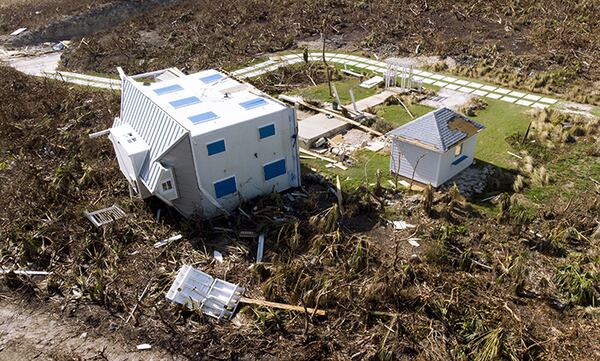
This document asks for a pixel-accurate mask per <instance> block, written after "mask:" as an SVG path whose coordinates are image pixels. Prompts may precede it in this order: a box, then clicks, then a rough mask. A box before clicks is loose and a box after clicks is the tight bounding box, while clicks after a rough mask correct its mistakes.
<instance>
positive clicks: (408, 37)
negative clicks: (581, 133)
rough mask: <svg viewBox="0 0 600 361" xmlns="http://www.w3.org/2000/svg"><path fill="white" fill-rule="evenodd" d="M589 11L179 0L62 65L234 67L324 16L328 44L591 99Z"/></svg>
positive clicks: (578, 7) (299, 35)
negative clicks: (450, 62) (446, 60)
mask: <svg viewBox="0 0 600 361" xmlns="http://www.w3.org/2000/svg"><path fill="white" fill-rule="evenodd" d="M198 9H202V11H198ZM598 12H599V9H598V4H596V3H595V2H590V1H575V2H567V3H565V2H555V1H533V0H527V1H521V2H515V1H509V2H505V3H502V4H493V5H492V4H480V3H477V4H474V3H473V1H470V0H464V1H458V2H456V1H454V2H448V1H438V2H435V3H431V2H423V1H420V0H419V1H417V0H414V1H413V0H411V1H407V2H397V1H390V0H378V1H373V2H369V3H364V2H355V1H346V0H344V1H332V2H331V1H330V2H326V3H324V4H321V3H318V4H317V3H315V2H314V1H313V0H303V1H283V2H278V3H277V4H273V3H272V2H269V1H264V0H253V1H241V2H240V1H233V2H225V3H215V2H210V1H201V2H199V3H198V2H196V1H193V2H192V1H186V2H184V3H182V4H181V5H176V6H172V7H170V8H168V9H165V10H163V9H161V10H160V11H157V12H156V13H151V14H147V15H143V16H140V17H138V18H135V19H132V20H131V22H130V23H128V24H125V25H122V26H120V27H116V28H115V29H114V30H112V31H107V32H104V33H102V34H99V35H97V36H88V37H86V39H85V41H84V42H80V43H78V44H79V45H77V46H75V47H73V48H72V49H71V50H70V51H69V52H68V53H67V54H65V56H64V57H63V62H64V66H65V67H67V68H70V69H75V70H92V71H98V72H114V71H115V70H114V69H115V68H116V67H117V66H123V67H124V68H125V69H126V70H127V71H128V72H130V73H133V72H143V71H147V70H155V69H158V68H164V67H169V66H177V67H180V68H183V69H184V70H198V69H202V68H206V67H214V66H227V65H234V64H240V63H243V62H244V61H246V60H250V59H253V58H254V57H256V56H260V55H262V54H268V53H272V52H276V51H280V50H287V49H297V48H299V47H300V46H303V45H302V44H301V41H317V40H318V39H319V35H320V33H321V30H322V24H323V22H324V21H325V23H326V25H327V30H326V31H327V34H329V35H328V39H330V40H329V42H328V48H342V49H351V50H357V49H359V50H368V51H369V52H376V53H378V54H379V55H380V56H397V55H404V56H407V55H412V54H431V55H440V56H442V57H444V56H452V57H454V58H455V59H456V60H457V62H458V64H459V68H458V70H457V71H458V72H459V73H460V74H464V75H468V76H471V77H476V78H485V79H487V80H490V81H493V82H500V83H502V84H503V85H507V86H511V87H517V88H523V89H527V90H530V91H533V90H535V91H541V92H544V93H547V92H552V93H562V94H565V95H566V96H571V97H572V98H573V99H574V100H577V101H580V102H590V103H595V102H597V101H598V94H596V93H597V91H595V90H594V89H596V88H597V86H596V85H597V84H595V82H598V81H599V80H600V67H599V66H598V62H596V61H595V59H597V58H598V55H599V53H598V51H599V50H598V47H597V44H596V43H595V40H594V34H596V33H597V32H598V29H599V26H600V23H599V21H598V18H597V17H595V16H594V15H593V14H596V13H598ZM405 13H406V14H407V15H406V16H401V17H399V16H397V14H405Z"/></svg>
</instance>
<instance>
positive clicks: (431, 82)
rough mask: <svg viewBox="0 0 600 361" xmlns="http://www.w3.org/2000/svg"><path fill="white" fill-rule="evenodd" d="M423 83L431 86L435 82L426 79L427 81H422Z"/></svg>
mask: <svg viewBox="0 0 600 361" xmlns="http://www.w3.org/2000/svg"><path fill="white" fill-rule="evenodd" d="M423 83H425V84H433V83H435V80H433V79H429V78H427V79H423Z"/></svg>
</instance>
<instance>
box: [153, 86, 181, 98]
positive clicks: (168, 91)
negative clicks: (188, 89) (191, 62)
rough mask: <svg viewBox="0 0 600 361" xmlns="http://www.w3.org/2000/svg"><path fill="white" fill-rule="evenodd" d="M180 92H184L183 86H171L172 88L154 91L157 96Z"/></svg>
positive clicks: (167, 87)
mask: <svg viewBox="0 0 600 361" xmlns="http://www.w3.org/2000/svg"><path fill="white" fill-rule="evenodd" d="M180 90H183V88H182V87H181V85H177V84H175V85H170V86H166V87H163V88H158V89H154V92H155V93H156V95H164V94H169V93H174V92H178V91H180Z"/></svg>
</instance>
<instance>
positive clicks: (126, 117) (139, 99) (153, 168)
mask: <svg viewBox="0 0 600 361" xmlns="http://www.w3.org/2000/svg"><path fill="white" fill-rule="evenodd" d="M122 83H123V91H122V96H121V122H122V123H127V124H129V125H130V126H131V127H132V128H133V129H135V131H136V132H137V133H138V134H139V135H140V136H141V137H142V138H143V139H144V141H145V142H146V143H147V144H148V145H149V146H150V154H149V157H148V158H147V159H146V162H145V163H144V165H143V166H142V169H141V172H140V179H141V180H142V182H144V184H145V185H146V187H148V189H149V190H150V191H154V190H155V189H156V185H157V182H158V178H159V176H160V166H159V165H158V164H157V163H155V162H154V160H155V159H156V157H157V156H159V155H161V154H162V153H163V152H164V151H165V150H167V149H168V148H169V147H170V146H171V145H173V144H174V143H175V142H176V141H177V140H179V139H180V138H181V137H182V136H183V135H184V134H186V133H187V131H186V130H185V129H184V128H183V127H182V126H180V125H179V123H177V121H175V120H174V119H173V118H171V117H170V116H169V115H168V114H167V113H166V112H165V111H164V110H162V109H161V108H160V107H159V106H158V105H156V104H155V103H154V102H152V101H151V100H150V99H149V98H148V97H147V96H146V95H144V94H143V93H142V92H141V91H140V90H139V89H137V87H136V83H135V80H133V79H130V78H128V77H124V78H123V81H122Z"/></svg>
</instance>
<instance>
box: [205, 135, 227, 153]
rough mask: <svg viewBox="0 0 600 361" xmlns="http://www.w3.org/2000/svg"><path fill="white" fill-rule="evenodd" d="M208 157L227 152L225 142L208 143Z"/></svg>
mask: <svg viewBox="0 0 600 361" xmlns="http://www.w3.org/2000/svg"><path fill="white" fill-rule="evenodd" d="M206 150H207V151H208V155H213V154H219V153H223V152H224V151H225V140H223V139H221V140H217V141H216V142H212V143H208V144H207V145H206Z"/></svg>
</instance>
